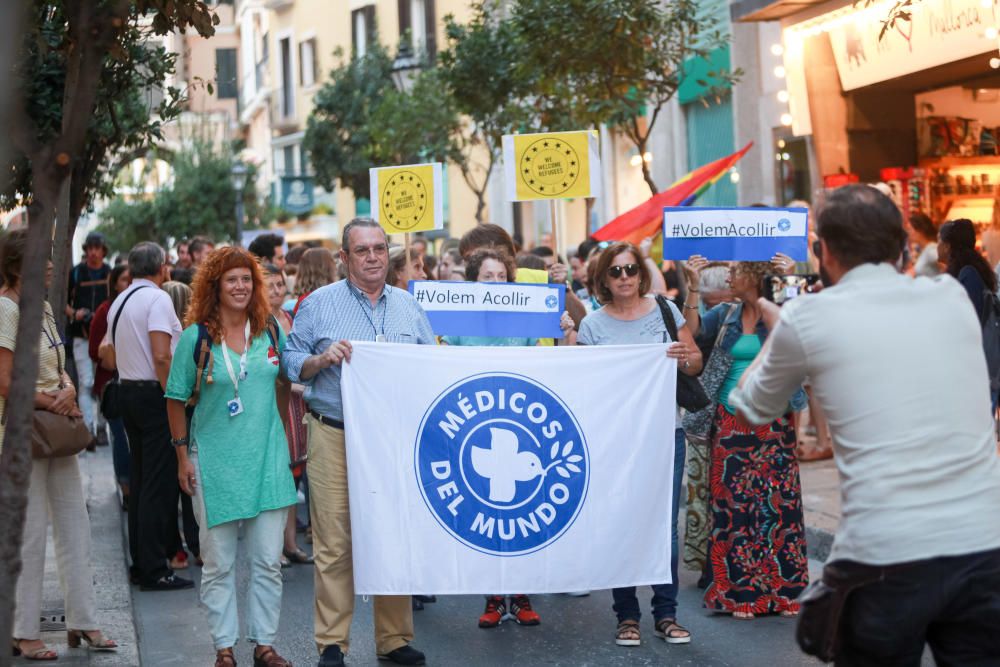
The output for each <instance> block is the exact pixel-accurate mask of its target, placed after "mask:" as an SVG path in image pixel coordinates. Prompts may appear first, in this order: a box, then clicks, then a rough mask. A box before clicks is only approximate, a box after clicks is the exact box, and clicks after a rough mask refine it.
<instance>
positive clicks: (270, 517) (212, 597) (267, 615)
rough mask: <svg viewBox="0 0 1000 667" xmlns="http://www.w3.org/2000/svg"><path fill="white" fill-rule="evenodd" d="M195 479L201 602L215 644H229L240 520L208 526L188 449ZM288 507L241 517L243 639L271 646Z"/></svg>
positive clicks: (235, 623)
mask: <svg viewBox="0 0 1000 667" xmlns="http://www.w3.org/2000/svg"><path fill="white" fill-rule="evenodd" d="M191 460H192V462H193V463H194V469H195V471H196V475H197V479H198V483H197V487H196V489H195V494H194V507H195V513H196V515H197V519H198V525H199V526H200V527H201V529H200V532H199V537H200V539H201V558H202V560H203V561H204V562H205V565H204V567H203V568H202V570H201V603H202V605H204V607H205V610H206V611H207V612H208V623H209V626H210V627H211V632H212V642H213V643H214V644H215V649H216V650H219V649H222V648H229V647H230V646H235V645H236V641H237V640H238V639H239V635H240V625H239V617H238V616H237V611H236V607H237V605H236V549H237V546H238V545H239V543H240V540H239V524H240V523H241V522H240V521H227V522H226V523H222V524H219V525H218V526H214V527H212V528H209V527H208V521H207V519H206V517H205V499H204V496H203V495H202V493H201V489H202V485H201V471H200V469H199V467H198V457H197V455H194V454H192V456H191ZM287 518H288V508H287V507H282V508H281V509H277V510H269V511H266V512H261V513H260V514H258V515H257V516H255V517H254V518H252V519H244V520H243V521H242V523H243V530H244V536H243V540H242V543H243V548H244V549H246V552H247V556H248V557H249V560H250V586H249V588H248V590H247V613H246V628H247V639H248V640H249V641H251V642H254V643H256V644H261V645H264V646H273V645H274V639H275V637H276V636H277V634H278V619H279V617H280V615H281V589H282V580H281V548H282V546H283V545H284V543H285V542H284V534H285V521H286V520H287Z"/></svg>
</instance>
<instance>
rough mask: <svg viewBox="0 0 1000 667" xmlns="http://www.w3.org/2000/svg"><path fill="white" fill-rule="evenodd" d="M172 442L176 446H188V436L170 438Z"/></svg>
mask: <svg viewBox="0 0 1000 667" xmlns="http://www.w3.org/2000/svg"><path fill="white" fill-rule="evenodd" d="M170 444H171V445H173V446H174V447H187V444H188V438H187V436H184V437H183V438H170Z"/></svg>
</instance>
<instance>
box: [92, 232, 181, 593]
mask: <svg viewBox="0 0 1000 667" xmlns="http://www.w3.org/2000/svg"><path fill="white" fill-rule="evenodd" d="M166 259H167V256H166V253H165V252H164V251H163V248H161V247H160V246H158V245H157V244H155V243H151V242H143V243H139V244H138V245H136V246H135V247H134V248H132V250H131V252H129V254H128V270H129V273H131V274H132V284H131V285H130V286H129V288H128V289H126V290H125V291H124V292H122V293H121V294H119V295H118V298H116V299H115V302H114V303H113V304H111V309H110V310H109V311H108V322H109V323H110V326H109V328H108V334H107V341H108V342H109V343H110V344H111V345H112V346H114V350H115V354H114V357H115V362H116V364H117V367H118V377H119V378H120V380H119V381H120V382H121V384H122V391H121V392H119V395H120V397H121V411H122V419H123V420H124V422H125V431H126V432H127V433H128V441H129V448H130V449H131V454H132V461H131V467H130V470H129V475H130V489H129V507H128V538H129V553H130V555H131V557H132V569H131V574H132V579H133V580H137V581H138V583H139V584H140V585H141V588H142V590H144V591H164V590H176V589H180V588H191V586H193V583H192V582H191V581H190V580H188V579H182V578H180V577H177V576H174V573H173V571H172V570H171V569H170V567H169V566H168V564H167V559H168V558H169V556H170V555H172V554H169V555H168V554H167V546H168V545H169V544H171V543H172V542H173V541H174V540H175V539H176V535H177V458H176V455H175V454H174V448H173V447H171V445H170V428H169V426H168V424H167V404H166V399H165V398H164V396H163V392H164V388H165V387H166V384H167V376H168V375H169V374H170V362H171V360H172V359H173V349H174V347H175V346H176V345H177V339H178V337H179V336H180V334H181V323H180V322H179V321H178V320H177V315H176V314H175V313H174V306H173V303H172V302H171V301H170V297H169V296H168V295H167V293H166V292H164V291H163V290H162V289H161V286H162V285H163V282H164V281H165V280H166V279H167V275H168V273H167V272H168V270H169V267H168V265H167V263H166Z"/></svg>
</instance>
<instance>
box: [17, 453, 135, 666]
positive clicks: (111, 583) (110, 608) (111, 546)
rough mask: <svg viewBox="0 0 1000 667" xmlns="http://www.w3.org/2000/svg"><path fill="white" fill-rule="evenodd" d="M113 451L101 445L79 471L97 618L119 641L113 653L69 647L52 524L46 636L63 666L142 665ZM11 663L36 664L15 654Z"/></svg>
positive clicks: (86, 457) (82, 460) (45, 601)
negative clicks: (88, 515) (86, 518)
mask: <svg viewBox="0 0 1000 667" xmlns="http://www.w3.org/2000/svg"><path fill="white" fill-rule="evenodd" d="M110 450H111V448H110V447H99V448H98V449H97V451H96V452H94V453H93V454H91V453H86V452H85V453H84V454H82V455H81V456H80V471H81V473H82V476H83V492H84V496H85V497H86V499H87V510H88V512H89V513H90V531H91V562H92V567H93V573H94V588H95V590H96V593H97V620H98V623H100V626H101V627H100V629H101V630H102V631H103V632H104V634H105V635H106V636H107V637H109V638H111V639H114V640H115V641H117V642H118V646H119V648H118V650H117V651H115V652H96V651H89V650H87V649H86V648H78V649H70V648H68V647H67V646H66V627H65V618H64V616H63V614H64V611H65V610H64V604H63V596H62V591H61V590H60V588H59V569H58V567H57V565H56V556H55V548H54V546H53V542H52V530H51V528H50V529H49V537H48V543H47V545H46V550H45V551H46V553H45V584H44V589H43V593H42V617H43V621H42V641H44V642H45V643H46V644H47V645H48V647H49V648H51V649H53V650H54V651H56V652H57V653H58V654H59V660H58V664H60V665H95V666H100V667H111V666H119V665H120V666H126V665H127V666H129V667H132V666H134V665H138V664H139V645H138V642H137V640H136V633H135V623H134V622H133V620H132V618H133V614H132V595H131V591H130V590H129V584H128V571H127V569H126V565H125V554H126V553H127V552H128V546H127V544H126V543H125V542H124V541H123V539H122V529H121V525H122V524H121V521H122V517H121V515H122V510H121V506H120V504H119V502H118V494H117V493H116V491H115V481H114V473H113V472H112V470H111V451H110ZM6 650H8V651H9V650H10V649H9V648H7V649H6ZM13 664H15V665H26V664H38V663H36V662H30V661H28V660H25V659H24V658H14V660H13Z"/></svg>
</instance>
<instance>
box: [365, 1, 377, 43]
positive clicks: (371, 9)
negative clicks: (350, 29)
mask: <svg viewBox="0 0 1000 667" xmlns="http://www.w3.org/2000/svg"><path fill="white" fill-rule="evenodd" d="M364 12H365V32H367V33H368V45H369V47H370V46H371V45H374V44H375V34H376V31H375V5H368V6H367V7H365V9H364Z"/></svg>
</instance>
